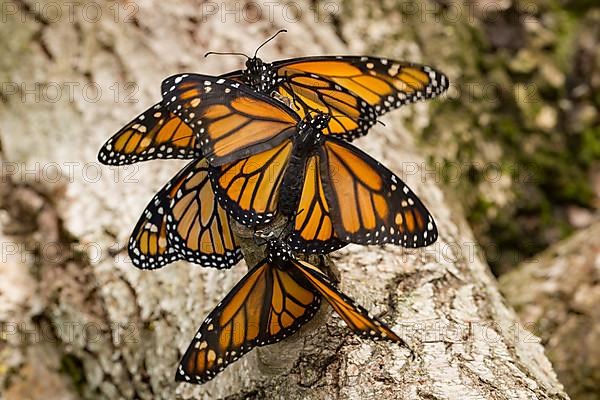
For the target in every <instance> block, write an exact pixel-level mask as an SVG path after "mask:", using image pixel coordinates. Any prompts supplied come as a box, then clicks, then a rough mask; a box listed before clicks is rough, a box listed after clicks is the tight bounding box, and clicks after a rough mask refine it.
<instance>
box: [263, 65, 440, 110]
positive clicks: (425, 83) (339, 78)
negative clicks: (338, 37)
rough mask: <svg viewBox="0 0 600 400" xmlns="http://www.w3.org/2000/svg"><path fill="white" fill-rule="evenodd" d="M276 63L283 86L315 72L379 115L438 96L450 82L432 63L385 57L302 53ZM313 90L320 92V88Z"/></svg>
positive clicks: (287, 85)
mask: <svg viewBox="0 0 600 400" xmlns="http://www.w3.org/2000/svg"><path fill="white" fill-rule="evenodd" d="M273 66H274V67H275V68H276V69H277V74H278V75H279V76H280V77H287V80H288V82H285V81H284V82H283V83H280V85H281V86H282V87H287V88H289V89H290V90H291V89H292V88H293V87H294V86H293V80H294V79H295V78H296V77H310V76H312V75H315V76H318V77H320V78H324V79H327V80H330V81H332V82H334V83H336V84H337V85H339V86H340V87H342V88H344V89H347V90H348V91H350V92H352V93H353V94H355V95H356V96H358V97H359V98H361V99H363V100H364V101H365V102H366V103H367V104H369V105H370V106H372V107H374V109H375V111H376V113H377V114H378V115H381V114H384V113H386V112H388V111H390V110H393V109H396V108H399V107H401V106H402V105H405V104H409V103H413V102H415V101H418V100H422V99H428V98H433V97H436V96H439V95H440V94H441V93H443V92H445V91H446V90H447V89H448V86H449V82H448V78H447V77H446V76H445V75H444V74H442V73H441V72H439V71H437V70H435V69H434V68H432V67H429V66H425V65H419V64H414V63H408V62H402V61H395V60H388V59H385V58H376V57H356V56H326V57H303V58H297V59H291V60H282V61H277V62H275V63H273ZM303 79H306V78H303ZM313 90H314V91H316V92H318V90H319V88H318V87H315V88H314V89H313Z"/></svg>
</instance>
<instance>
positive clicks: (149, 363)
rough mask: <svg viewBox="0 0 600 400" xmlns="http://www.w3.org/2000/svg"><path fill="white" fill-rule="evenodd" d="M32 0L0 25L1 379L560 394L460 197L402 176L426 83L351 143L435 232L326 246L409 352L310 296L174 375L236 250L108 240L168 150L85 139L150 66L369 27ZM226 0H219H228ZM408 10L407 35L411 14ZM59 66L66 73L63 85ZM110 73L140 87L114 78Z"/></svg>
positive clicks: (180, 394)
mask: <svg viewBox="0 0 600 400" xmlns="http://www.w3.org/2000/svg"><path fill="white" fill-rule="evenodd" d="M44 4H47V3H44V2H42V3H36V2H29V1H24V0H21V1H17V2H14V3H13V2H8V3H5V4H4V5H5V6H10V8H7V10H9V11H11V13H8V12H7V13H6V22H4V21H3V23H2V24H1V25H0V29H1V31H0V37H2V38H3V39H2V42H1V45H0V46H1V47H0V50H1V52H2V54H3V56H2V57H1V60H2V61H0V62H1V63H2V64H1V65H2V68H1V70H0V74H1V79H0V81H2V82H8V83H10V85H6V84H5V85H4V86H3V87H2V93H1V97H0V101H1V102H0V115H1V118H0V137H1V140H2V147H1V148H2V162H3V166H4V168H3V183H2V193H1V195H2V203H1V211H0V218H2V219H1V220H2V223H3V232H2V239H3V240H2V243H3V251H2V254H3V258H2V263H1V264H0V268H1V269H0V272H1V273H2V277H3V278H2V280H1V281H0V304H1V308H0V319H1V320H2V321H3V325H2V326H3V335H2V338H1V341H0V373H1V374H2V378H1V380H0V385H2V390H3V391H4V395H5V397H6V398H7V399H24V398H32V399H36V398H41V397H43V398H45V399H51V398H56V399H68V398H77V397H83V398H110V399H113V398H144V399H153V398H165V399H166V398H175V397H176V398H192V397H193V398H222V397H228V398H232V399H235V398H284V399H329V398H332V399H333V398H350V399H372V398H385V399H388V398H403V399H417V398H422V399H481V398H489V399H532V398H536V399H547V398H560V399H564V398H567V396H566V394H565V393H564V392H563V389H562V386H561V384H560V383H559V382H558V381H557V379H556V376H555V373H554V372H553V370H552V367H551V365H550V363H549V362H548V360H547V359H546V357H545V356H544V354H543V348H542V346H541V345H540V344H539V340H538V339H537V338H535V337H534V336H532V335H531V334H530V333H528V332H526V331H525V330H523V329H522V327H521V325H520V324H519V322H518V319H517V317H516V315H515V313H514V312H513V311H512V310H511V309H510V308H509V307H507V306H506V304H505V303H504V301H503V299H502V297H501V295H500V294H499V292H498V289H497V287H496V282H495V280H494V278H493V277H492V276H491V274H490V273H489V270H488V267H487V265H486V263H485V262H484V261H483V260H482V258H481V256H480V255H479V254H478V253H477V251H475V246H474V244H475V241H474V239H473V236H472V234H471V231H470V229H469V227H468V226H467V224H466V223H465V220H464V218H463V217H462V216H461V211H460V210H458V207H455V206H453V205H452V201H449V200H448V199H447V198H446V196H445V195H444V193H443V192H442V191H441V190H440V189H439V188H438V187H437V186H436V184H435V182H427V181H426V180H424V179H421V177H422V176H423V175H422V174H421V171H422V168H423V166H424V165H425V164H424V159H423V157H422V156H421V155H419V152H418V151H417V149H416V146H415V145H414V142H413V139H412V137H413V136H412V132H413V131H419V130H422V129H423V128H425V127H427V126H428V125H429V124H430V114H429V107H430V105H429V104H425V103H423V104H417V105H414V106H410V107H406V108H405V109H404V110H403V111H400V112H396V113H394V115H393V116H392V117H390V118H386V119H385V121H386V123H387V126H386V127H376V128H375V129H373V131H372V132H371V134H370V136H369V138H368V139H363V140H361V141H359V142H358V145H359V146H361V147H362V148H364V149H365V150H367V151H369V152H370V153H371V154H372V155H373V156H374V157H376V158H378V159H380V160H381V161H383V162H384V163H385V164H386V165H387V166H388V167H390V168H391V169H392V170H393V171H395V172H396V173H398V174H402V171H403V167H405V166H407V165H410V166H413V167H415V166H416V168H414V169H413V171H416V173H413V174H410V175H408V176H406V177H405V178H406V182H407V183H408V184H409V185H410V186H411V187H412V188H413V189H414V190H415V192H416V193H417V194H418V195H419V196H420V197H421V198H422V199H423V201H424V202H425V203H426V204H427V205H428V206H429V208H430V210H432V212H433V214H434V215H435V217H436V220H437V222H438V226H439V229H440V239H439V240H438V242H437V243H436V245H435V246H432V247H431V248H428V249H425V250H421V251H412V250H404V249H401V248H398V247H385V248H376V247H371V248H366V247H360V246H349V247H347V248H346V249H344V250H342V251H339V252H337V253H335V254H334V255H333V260H334V262H335V265H336V267H337V268H338V269H339V270H340V271H341V283H340V285H341V288H342V289H343V290H344V291H345V292H347V293H348V294H349V295H351V296H352V297H354V298H355V299H356V300H358V301H359V302H360V303H362V304H363V305H364V306H365V307H366V308H368V309H369V310H371V311H373V312H374V313H375V314H379V315H381V316H382V318H383V319H384V320H386V321H387V322H389V323H390V324H391V326H392V327H393V328H394V329H395V330H396V331H398V332H399V333H400V334H401V336H402V337H403V338H405V340H406V341H407V342H409V343H410V345H411V346H412V348H413V349H414V350H415V351H416V352H417V354H418V358H417V360H415V361H412V362H409V361H408V354H409V353H408V351H407V350H406V349H403V348H400V347H396V346H391V345H389V344H379V343H372V342H369V341H362V340H359V339H357V338H356V337H355V336H353V335H352V334H351V333H350V332H349V330H348V329H347V328H346V327H345V326H344V324H343V323H342V322H341V321H340V320H339V318H337V317H333V316H329V317H328V314H329V313H328V312H327V310H324V311H323V312H322V313H321V315H319V316H318V318H316V319H315V321H314V322H313V323H311V324H309V325H307V326H306V328H305V329H303V330H302V331H301V332H299V333H298V334H297V335H295V336H294V337H293V338H290V339H289V340H286V341H284V342H282V343H279V344H277V345H273V346H270V347H266V348H264V349H261V351H253V352H252V353H250V354H249V355H247V356H246V357H244V359H243V360H241V361H239V362H237V363H235V364H233V365H231V366H230V367H229V368H227V369H226V370H225V371H224V372H223V373H222V374H221V375H220V376H219V377H218V378H217V379H215V380H214V381H212V382H210V383H208V384H206V385H203V386H191V385H187V384H181V385H177V384H175V383H174V381H173V376H174V372H175V368H176V366H177V363H178V360H179V357H180V355H181V352H182V351H183V350H184V349H185V348H186V347H187V345H188V343H189V341H190V340H191V338H192V336H193V334H194V332H195V331H196V329H197V327H198V325H199V324H200V322H201V321H202V320H203V318H204V316H205V315H206V314H207V313H208V312H209V311H210V310H211V309H212V307H213V306H214V305H215V304H216V303H217V302H218V301H219V299H220V298H222V297H223V296H224V295H225V294H226V293H227V291H228V289H229V288H230V287H231V286H232V285H233V284H234V283H235V281H236V280H237V279H238V278H239V277H240V276H242V275H243V273H244V271H245V270H246V266H245V265H243V263H241V264H240V265H238V266H237V267H235V268H234V269H233V270H232V271H225V272H218V271H215V270H210V269H202V268H198V267H196V266H193V265H187V264H185V263H177V264H175V265H172V266H169V267H166V268H164V269H162V270H159V271H155V272H141V271H138V270H136V269H135V268H134V267H133V266H132V265H131V263H130V262H129V261H128V259H127V256H126V252H125V251H124V250H123V247H124V244H125V243H126V241H127V238H128V235H129V233H130V231H131V229H132V227H133V225H134V223H135V221H136V219H137V217H138V216H139V214H140V212H141V211H142V209H143V208H144V206H145V204H146V203H147V201H148V200H149V199H150V198H151V197H152V195H153V193H154V192H155V191H156V190H158V189H159V188H160V187H161V186H162V185H163V184H164V182H166V180H167V179H169V178H170V177H171V176H172V175H173V174H174V173H175V172H176V171H177V170H178V168H179V167H181V166H182V163H181V162H176V161H164V162H149V163H145V164H142V165H139V166H135V167H132V168H121V169H117V168H108V167H100V166H98V165H97V164H96V162H95V160H96V153H97V151H98V149H99V147H100V145H101V144H102V143H103V142H104V141H105V140H106V139H107V138H108V137H109V135H111V134H112V133H113V132H115V131H116V130H117V129H118V128H120V127H121V126H122V125H123V124H124V123H125V122H127V121H129V120H130V119H131V118H132V117H133V116H134V115H136V112H139V111H141V110H143V109H145V108H146V107H148V106H150V105H152V104H154V102H155V101H157V100H158V99H159V84H160V82H161V80H162V78H164V77H165V76H167V75H169V74H172V73H175V72H181V71H184V70H185V71H201V72H203V73H213V74H217V73H222V72H225V71H228V70H231V69H233V68H237V67H239V66H240V65H239V61H240V60H238V59H236V58H234V57H222V58H218V57H214V58H211V59H206V60H205V59H204V58H203V57H202V55H203V53H204V52H205V51H207V50H209V49H210V50H220V51H226V50H237V51H245V52H247V53H249V52H251V51H253V49H254V48H255V47H256V45H257V44H258V43H260V42H261V41H262V40H263V39H264V38H265V37H266V35H267V34H270V33H273V32H274V31H275V30H276V29H279V28H283V27H285V28H287V29H289V30H290V33H289V34H287V35H286V36H282V37H281V38H279V39H278V40H277V42H275V43H274V44H272V45H271V46H269V47H267V48H265V49H264V50H263V51H262V53H261V54H262V56H263V58H265V59H268V60H270V59H276V58H281V57H287V56H300V55H306V54H327V53H349V52H353V53H355V52H369V51H370V50H371V49H373V47H372V46H371V44H370V43H369V42H368V41H366V40H365V39H366V38H365V37H362V36H359V35H350V36H347V37H350V38H351V40H350V41H349V43H344V42H343V41H342V40H341V39H340V37H339V35H338V33H339V32H337V30H339V28H340V26H339V24H337V25H336V24H333V23H330V22H329V21H328V19H329V18H328V15H327V14H326V12H325V11H327V9H326V8H318V10H319V12H318V13H315V12H314V11H313V10H314V6H313V5H311V4H312V3H311V4H305V3H295V4H296V7H299V9H301V11H302V13H301V16H296V17H293V18H292V17H290V16H293V12H294V10H293V9H290V8H288V9H287V11H284V10H286V9H284V8H283V5H279V6H273V5H271V6H270V7H271V8H272V9H273V12H272V13H270V15H269V14H267V6H264V7H263V6H261V7H263V10H262V11H263V16H262V18H260V19H256V18H255V17H247V18H246V19H244V18H243V16H241V17H239V16H240V15H241V14H240V13H241V12H242V10H248V9H249V8H248V7H244V5H243V4H242V5H241V6H240V5H239V3H238V6H237V7H238V8H237V10H238V11H237V14H236V12H234V13H233V14H232V13H229V14H226V13H225V12H224V11H223V10H220V11H217V12H216V13H212V11H211V12H210V13H209V12H208V11H209V9H207V8H206V5H207V4H209V3H198V2H196V1H191V0H188V1H181V2H177V3H173V2H169V3H167V2H161V1H154V0H152V1H151V0H149V1H146V2H143V3H126V4H127V5H128V6H126V7H125V8H123V5H122V4H121V5H120V6H119V7H120V8H118V9H119V12H118V13H117V12H116V11H115V10H116V9H115V8H114V7H112V6H111V5H110V4H112V3H109V4H108V5H102V9H101V12H102V15H101V16H100V17H99V18H98V19H97V20H93V19H95V18H91V17H90V16H92V17H93V16H94V14H84V12H86V13H93V11H94V9H93V8H90V7H87V11H84V10H86V8H85V7H84V5H85V4H98V3H78V5H76V6H74V8H73V12H72V13H67V12H68V10H63V14H62V16H61V17H60V18H53V17H52V16H51V15H50V17H49V16H48V15H47V14H48V12H51V10H50V11H48V10H46V12H45V13H44V11H43V8H41V9H40V7H43V5H44ZM219 4H221V3H218V4H217V5H219ZM254 4H256V3H254ZM131 5H133V6H131ZM222 6H223V7H224V5H222ZM13 7H14V8H13ZM36 7H37V8H36ZM127 7H129V8H127ZM227 7H228V9H230V10H232V9H233V10H236V3H227ZM253 7H255V6H253ZM318 7H321V6H320V5H319V6H318ZM13 9H14V10H16V11H15V13H12V10H13ZM250 11H251V10H250ZM287 12H289V13H290V14H289V15H288V14H285V13H287ZM236 15H238V17H239V19H238V21H236ZM249 20H251V21H256V22H251V21H249ZM378 28H379V27H378V26H377V24H374V27H373V29H374V30H377V29H378ZM346 29H349V28H346ZM407 29H409V31H411V32H413V33H415V34H417V33H419V32H422V34H424V35H426V34H428V33H426V32H427V29H429V28H427V27H422V26H419V25H418V24H416V25H414V26H411V27H410V28H408V27H407ZM357 32H359V31H357ZM432 37H433V36H432ZM437 40H443V38H439V39H437ZM395 49H396V50H395V51H393V52H392V51H385V50H381V49H378V48H375V50H376V51H377V53H378V54H380V55H382V56H390V57H396V58H407V59H411V60H413V61H424V62H430V61H431V60H429V59H422V56H421V53H420V50H419V46H418V45H417V41H405V40H402V41H398V45H397V47H396V48H395ZM440 67H443V65H440ZM454 71H455V70H454V69H449V73H450V77H451V79H452V78H453V77H452V75H453V73H454ZM65 82H76V83H78V86H75V88H74V90H73V92H72V94H71V93H70V92H71V91H70V90H69V89H68V87H67V86H65ZM90 83H93V84H97V85H98V86H99V87H100V88H101V90H102V93H101V95H100V96H98V98H97V99H95V98H94V91H93V90H92V89H93V88H92V89H89V93H86V92H84V89H85V88H84V85H85V84H90ZM128 83H135V84H137V85H138V88H139V90H137V91H135V93H133V94H131V95H128V94H127V89H128V87H127V86H126V84H128ZM115 84H116V86H113V85H115ZM15 85H16V86H15ZM36 85H37V86H36ZM57 86H58V87H59V89H60V90H61V91H60V94H61V95H60V96H59V98H58V99H55V97H54V92H52V91H51V90H53V89H52V87H55V88H56V87H57ZM72 86H74V85H72ZM14 88H16V90H13V89H14ZM32 88H33V89H32ZM117 88H118V89H119V90H118V94H116V90H117ZM36 95H37V96H39V97H38V98H36ZM115 95H117V98H116V99H115ZM127 99H134V100H138V102H137V103H130V102H127ZM53 168H55V169H56V168H58V169H59V170H60V171H61V173H60V174H59V176H58V178H57V175H56V173H55V169H54V170H53ZM325 321H327V322H326V323H325Z"/></svg>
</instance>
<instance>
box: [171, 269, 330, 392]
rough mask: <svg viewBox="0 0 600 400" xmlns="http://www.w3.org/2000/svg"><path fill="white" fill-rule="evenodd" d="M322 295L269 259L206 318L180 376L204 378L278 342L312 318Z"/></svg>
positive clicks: (193, 380) (186, 379)
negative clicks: (261, 347) (262, 347)
mask: <svg viewBox="0 0 600 400" xmlns="http://www.w3.org/2000/svg"><path fill="white" fill-rule="evenodd" d="M320 302H321V298H320V296H319V295H318V294H316V293H315V292H313V291H312V290H310V288H307V287H305V283H303V281H300V282H298V281H297V280H296V279H295V278H294V277H293V276H292V275H290V274H289V273H288V272H287V271H285V270H282V269H279V268H276V267H274V266H273V265H272V264H270V263H269V262H267V261H266V260H264V261H263V262H261V263H259V264H258V265H256V266H255V267H254V268H253V269H252V270H251V271H250V272H248V273H247V274H246V276H244V277H243V278H242V280H240V282H238V284H237V285H235V287H234V288H233V289H232V290H231V291H230V292H229V294H228V295H227V296H226V297H225V298H224V299H223V301H221V302H220V303H219V305H218V306H217V307H216V308H215V309H214V310H213V311H212V312H211V313H210V314H209V315H208V317H207V318H206V319H205V320H204V322H203V323H202V325H201V326H200V329H199V330H198V332H197V333H196V336H195V337H194V339H193V341H192V342H191V344H190V346H189V347H188V349H187V351H186V352H185V354H184V355H183V358H182V360H181V362H180V364H179V368H178V370H177V373H176V376H175V379H176V380H177V381H183V382H191V383H203V382H206V381H208V380H210V379H212V378H213V377H214V376H215V375H216V374H217V373H219V372H220V371H222V370H223V369H224V368H225V367H226V366H227V365H229V364H230V363H232V362H234V361H236V360H237V359H238V358H239V357H241V356H242V355H244V354H245V353H247V352H248V351H250V350H251V349H252V348H253V347H255V346H263V345H267V344H270V343H275V342H278V341H280V340H282V339H284V338H286V337H287V336H289V335H291V334H292V333H294V332H295V331H297V330H298V328H299V327H300V326H301V325H302V324H304V323H306V322H307V321H308V320H310V319H311V318H312V317H313V316H314V314H315V312H316V311H317V310H318V308H319V305H320Z"/></svg>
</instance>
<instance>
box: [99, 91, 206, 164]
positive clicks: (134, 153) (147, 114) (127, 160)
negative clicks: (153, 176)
mask: <svg viewBox="0 0 600 400" xmlns="http://www.w3.org/2000/svg"><path fill="white" fill-rule="evenodd" d="M197 157H200V149H198V148H196V136H195V135H194V133H193V132H192V130H191V129H190V127H188V126H187V125H186V124H184V123H183V121H182V120H181V119H179V117H177V116H176V115H175V114H172V113H171V112H169V111H168V110H167V109H166V108H165V107H163V104H162V103H158V104H155V105H154V106H153V107H150V108H149V109H147V110H146V111H144V112H143V113H142V114H140V115H139V116H138V117H136V118H135V119H134V120H133V121H131V122H130V123H128V124H127V125H125V127H123V128H122V129H121V130H120V131H119V132H117V133H116V134H115V135H114V136H113V137H111V138H110V139H109V140H108V141H107V142H106V143H105V144H104V146H102V148H101V149H100V152H99V153H98V160H99V161H100V162H101V163H102V164H106V165H126V164H133V163H136V162H139V161H146V160H154V159H168V158H183V159H188V158H197Z"/></svg>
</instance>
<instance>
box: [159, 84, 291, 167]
mask: <svg viewBox="0 0 600 400" xmlns="http://www.w3.org/2000/svg"><path fill="white" fill-rule="evenodd" d="M162 93H163V102H164V104H165V106H166V107H167V108H168V109H169V110H171V112H173V113H174V114H176V115H178V116H179V117H180V118H181V119H182V120H183V121H184V122H185V123H186V124H188V125H189V126H190V128H192V130H194V132H195V133H196V135H197V136H198V140H199V141H200V145H201V148H202V154H203V155H204V156H205V157H206V158H207V160H208V161H209V163H210V164H211V165H215V166H219V165H223V164H226V163H230V162H233V161H237V160H239V159H241V158H244V157H248V156H251V155H253V154H256V153H259V152H261V151H265V150H268V149H270V148H272V147H274V146H277V145H278V144H280V143H281V142H283V141H285V140H286V139H288V138H289V137H290V136H292V135H293V134H294V132H295V128H296V125H297V123H298V121H299V118H298V116H297V115H296V114H295V113H294V112H292V111H291V110H290V109H289V108H288V107H286V106H285V105H283V104H282V103H280V102H278V101H277V100H274V99H272V98H270V97H268V96H264V95H261V94H260V93H257V92H254V91H252V90H251V89H249V88H247V87H246V86H244V85H243V84H241V83H239V82H235V81H231V80H228V79H225V78H218V77H212V76H205V75H197V74H183V75H177V76H172V77H170V78H167V79H166V80H165V81H163V84H162Z"/></svg>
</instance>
